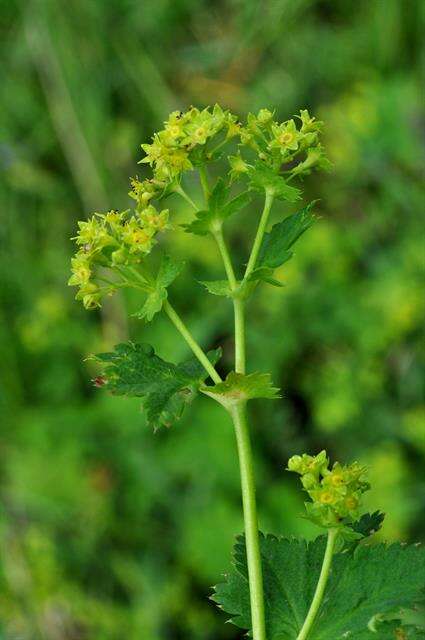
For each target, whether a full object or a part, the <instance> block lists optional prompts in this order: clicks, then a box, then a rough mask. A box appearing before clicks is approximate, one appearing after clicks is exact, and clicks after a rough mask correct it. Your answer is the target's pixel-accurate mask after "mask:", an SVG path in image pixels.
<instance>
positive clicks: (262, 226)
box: [244, 190, 274, 280]
mask: <svg viewBox="0 0 425 640" xmlns="http://www.w3.org/2000/svg"><path fill="white" fill-rule="evenodd" d="M273 199H274V195H273V192H272V191H268V190H266V199H265V202H264V209H263V213H262V214H261V218H260V222H259V224H258V229H257V233H256V236H255V240H254V244H253V245H252V251H251V255H250V256H249V260H248V264H247V266H246V271H245V275H244V279H245V280H246V279H248V277H249V276H250V275H251V273H252V272H253V270H254V269H255V265H256V263H257V258H258V253H259V251H260V247H261V243H262V241H263V236H264V234H265V232H266V227H267V222H268V221H269V215H270V209H271V208H272V204H273Z"/></svg>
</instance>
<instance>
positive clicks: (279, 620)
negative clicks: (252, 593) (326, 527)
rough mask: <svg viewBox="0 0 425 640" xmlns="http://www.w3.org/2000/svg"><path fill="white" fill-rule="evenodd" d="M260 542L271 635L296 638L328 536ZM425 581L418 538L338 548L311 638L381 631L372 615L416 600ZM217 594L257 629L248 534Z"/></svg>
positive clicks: (235, 616)
mask: <svg viewBox="0 0 425 640" xmlns="http://www.w3.org/2000/svg"><path fill="white" fill-rule="evenodd" d="M260 542H261V556H262V561H263V576H264V589H265V604H266V628H267V629H266V630H267V639H268V640H284V639H285V640H295V639H296V637H297V635H298V633H299V631H300V629H301V627H302V624H303V621H304V620H305V617H306V615H307V612H308V609H309V607H310V604H311V601H312V598H313V594H314V591H315V588H316V585H317V581H318V577H319V573H320V568H321V564H322V560H323V555H324V551H325V545H326V537H325V536H320V537H319V538H317V539H316V540H314V541H313V542H306V541H305V540H299V539H291V540H288V539H285V538H277V537H275V536H271V535H268V536H261V540H260ZM424 581H425V553H424V549H423V548H422V547H419V546H417V545H410V546H408V545H401V544H392V545H390V546H387V545H385V544H379V545H376V546H369V545H360V546H358V547H357V548H356V549H354V550H353V551H352V552H350V551H347V550H346V551H345V552H343V553H338V554H336V555H335V556H334V559H333V562H332V570H331V573H330V577H329V581H328V583H327V586H326V591H325V595H324V598H323V601H322V604H321V607H320V609H319V612H318V616H317V618H316V622H315V624H314V626H313V628H312V630H311V633H310V634H309V640H339V639H341V640H343V638H350V640H367V639H370V640H374V639H375V638H378V637H381V636H377V635H376V634H375V633H374V632H373V631H371V630H370V627H368V624H369V623H370V621H371V620H372V619H373V618H374V616H378V615H383V614H386V613H389V612H394V611H397V610H398V609H399V608H401V607H412V606H413V605H414V604H415V603H416V602H418V601H420V600H421V598H422V595H423V588H424V584H425V582H424ZM213 600H215V602H217V604H219V606H220V608H222V609H223V610H224V611H225V612H227V613H228V614H230V615H231V616H232V618H231V621H232V622H233V624H235V625H236V626H238V627H240V628H242V629H246V630H250V629H251V612H250V604H249V587H248V569H247V561H246V550H245V540H244V538H243V537H240V538H238V540H237V543H236V546H235V549H234V567H233V569H232V571H231V572H230V574H228V575H227V576H226V582H225V583H223V584H219V585H218V586H217V587H215V594H214V596H213ZM383 637H386V636H383ZM388 637H390V636H388ZM407 637H410V636H407ZM412 637H413V636H412ZM393 638H394V640H396V636H393Z"/></svg>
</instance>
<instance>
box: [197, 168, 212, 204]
mask: <svg viewBox="0 0 425 640" xmlns="http://www.w3.org/2000/svg"><path fill="white" fill-rule="evenodd" d="M199 177H200V179H201V185H202V190H203V192H204V198H205V202H208V200H209V198H210V185H209V183H208V175H207V170H206V168H205V167H204V165H201V166H200V167H199Z"/></svg>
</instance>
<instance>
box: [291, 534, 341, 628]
mask: <svg viewBox="0 0 425 640" xmlns="http://www.w3.org/2000/svg"><path fill="white" fill-rule="evenodd" d="M337 536H338V529H329V531H328V540H327V543H326V551H325V555H324V556H323V563H322V569H321V571H320V576H319V581H318V583H317V587H316V591H315V592H314V596H313V600H312V602H311V605H310V609H309V611H308V614H307V617H306V619H305V620H304V624H303V626H302V628H301V631H300V632H299V634H298V636H297V640H306V638H307V637H308V634H309V633H310V631H311V628H312V626H313V624H314V621H315V619H316V616H317V613H318V611H319V608H320V605H321V604H322V600H323V595H324V593H325V588H326V584H327V582H328V578H329V573H330V569H331V564H332V556H333V553H334V548H335V541H336V538H337Z"/></svg>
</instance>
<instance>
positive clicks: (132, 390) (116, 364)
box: [93, 342, 221, 428]
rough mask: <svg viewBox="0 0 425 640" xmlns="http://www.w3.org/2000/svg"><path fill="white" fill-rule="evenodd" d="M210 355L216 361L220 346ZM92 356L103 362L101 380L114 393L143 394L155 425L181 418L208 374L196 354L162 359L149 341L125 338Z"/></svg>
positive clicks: (144, 401) (158, 425)
mask: <svg viewBox="0 0 425 640" xmlns="http://www.w3.org/2000/svg"><path fill="white" fill-rule="evenodd" d="M207 355H208V358H209V360H210V362H212V364H215V363H216V362H217V361H218V359H219V358H220V356H221V349H216V350H215V351H210V352H209V353H208V354H207ZM93 358H94V359H95V360H96V361H97V362H100V363H101V364H102V365H103V367H104V368H103V372H102V381H103V384H105V385H107V389H108V390H109V391H110V392H111V393H113V394H116V395H125V396H129V397H134V396H136V397H140V398H143V403H142V406H143V409H144V410H145V411H146V417H147V421H148V424H150V425H152V426H153V427H154V428H158V427H160V426H167V427H168V426H170V425H171V424H173V422H175V421H176V420H178V419H179V418H180V416H181V414H182V412H183V409H184V407H185V406H186V405H187V404H188V403H189V402H191V401H192V400H193V398H194V397H195V395H196V393H197V391H198V390H199V388H200V386H201V384H202V383H203V382H204V380H205V379H206V378H207V376H208V374H207V373H206V371H205V370H204V368H203V367H202V365H201V364H200V363H199V362H198V360H196V359H195V358H192V359H190V360H188V361H186V362H183V363H182V364H178V365H175V364H172V363H171V362H166V361H165V360H162V358H160V357H159V356H157V355H156V354H155V351H154V349H153V348H152V347H151V346H150V345H147V344H135V343H133V342H125V343H122V344H118V345H117V346H116V347H115V350H114V351H113V352H110V353H101V354H98V355H96V356H93Z"/></svg>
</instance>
